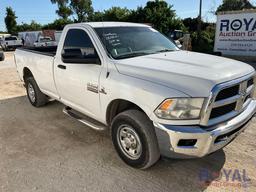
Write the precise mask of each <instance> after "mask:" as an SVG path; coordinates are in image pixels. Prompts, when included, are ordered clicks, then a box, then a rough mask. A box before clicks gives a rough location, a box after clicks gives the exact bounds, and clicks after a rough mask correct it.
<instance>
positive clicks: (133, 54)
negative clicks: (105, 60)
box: [115, 52, 149, 59]
mask: <svg viewBox="0 0 256 192" xmlns="http://www.w3.org/2000/svg"><path fill="white" fill-rule="evenodd" d="M148 54H149V53H147V52H134V53H127V54H124V55H119V56H116V57H115V59H127V58H131V57H138V56H143V55H148Z"/></svg>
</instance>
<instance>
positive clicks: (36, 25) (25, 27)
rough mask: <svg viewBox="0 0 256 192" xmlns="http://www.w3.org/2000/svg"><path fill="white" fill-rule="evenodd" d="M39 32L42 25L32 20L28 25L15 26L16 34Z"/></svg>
mask: <svg viewBox="0 0 256 192" xmlns="http://www.w3.org/2000/svg"><path fill="white" fill-rule="evenodd" d="M39 30H42V25H41V24H39V23H36V22H35V21H34V20H32V21H31V23H30V24H27V23H22V24H21V25H17V32H21V31H39Z"/></svg>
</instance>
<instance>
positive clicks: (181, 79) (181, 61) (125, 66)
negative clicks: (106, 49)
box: [115, 51, 254, 97]
mask: <svg viewBox="0 0 256 192" xmlns="http://www.w3.org/2000/svg"><path fill="white" fill-rule="evenodd" d="M115 65H116V67H117V70H118V71H119V72H120V73H121V74H124V75H129V76H132V77H136V78H140V79H143V80H147V81H151V82H153V83H157V84H161V85H164V86H166V87H169V88H172V89H175V90H179V91H180V92H183V93H185V94H187V95H189V96H192V97H207V96H208V95H209V94H210V91H211V90H212V88H213V87H214V86H215V85H216V84H220V83H223V82H226V81H230V80H233V79H237V78H240V77H242V76H245V75H247V74H250V73H253V72H254V69H253V68H252V67H251V66H249V65H247V64H245V63H243V62H239V61H236V60H232V59H227V58H223V57H217V56H212V55H207V54H201V53H195V52H189V51H174V52H168V53H159V54H152V55H146V56H141V57H134V58H129V59H122V60H116V61H115Z"/></svg>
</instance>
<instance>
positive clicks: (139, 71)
mask: <svg viewBox="0 0 256 192" xmlns="http://www.w3.org/2000/svg"><path fill="white" fill-rule="evenodd" d="M15 60H16V66H17V70H18V73H19V76H20V78H21V80H22V81H24V82H25V86H26V89H27V94H28V99H29V101H30V102H31V104H32V105H33V106H35V107H40V106H43V105H45V104H46V103H47V102H48V101H49V100H50V99H51V100H53V99H54V100H57V101H60V102H61V103H63V104H64V105H65V106H66V107H65V108H64V110H63V111H64V112H65V113H66V114H67V115H69V116H71V117H73V118H76V119H77V120H78V121H80V122H82V123H84V124H86V125H87V126H90V127H91V128H93V129H96V130H106V129H109V130H110V133H111V136H112V140H113V144H114V147H115V149H116V151H117V153H118V154H119V156H120V157H121V158H122V159H123V160H124V162H126V163H127V164H128V165H130V166H132V167H135V168H140V169H145V168H148V167H150V166H152V165H153V164H154V163H156V162H157V161H158V159H159V157H160V155H163V156H167V157H170V158H194V157H203V156H205V155H207V154H210V153H213V152H215V151H217V150H219V149H221V148H223V147H224V146H226V145H227V144H229V143H230V142H231V141H233V140H234V138H236V137H237V136H238V135H239V134H240V133H241V132H242V131H243V130H244V129H245V128H246V127H247V126H246V125H247V124H248V122H249V121H250V120H251V118H252V117H253V116H254V114H255V111H256V101H255V98H256V94H255V80H256V79H255V71H254V69H253V68H252V67H251V66H249V65H247V64H245V63H242V62H239V61H235V60H231V59H226V58H223V57H217V56H211V55H205V54H200V53H193V52H188V51H181V50H179V49H178V48H177V47H176V46H175V45H174V44H173V43H172V42H171V41H170V40H169V39H168V38H166V37H165V36H163V35H162V34H161V33H159V32H158V31H156V30H155V29H153V28H151V27H150V26H147V25H142V24H133V23H119V22H98V23H97V22H96V23H81V24H71V25H67V26H66V27H65V29H64V31H63V33H62V37H61V39H60V42H59V45H58V48H57V47H56V48H52V47H51V48H29V49H28V48H26V49H24V48H21V49H17V50H16V52H15ZM237 150H239V149H237Z"/></svg>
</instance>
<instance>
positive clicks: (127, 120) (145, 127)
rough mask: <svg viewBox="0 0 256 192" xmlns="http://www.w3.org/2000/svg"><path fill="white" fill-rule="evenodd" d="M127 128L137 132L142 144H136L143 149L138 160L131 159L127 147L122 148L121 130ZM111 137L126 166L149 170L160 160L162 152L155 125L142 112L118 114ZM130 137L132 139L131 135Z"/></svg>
mask: <svg viewBox="0 0 256 192" xmlns="http://www.w3.org/2000/svg"><path fill="white" fill-rule="evenodd" d="M125 126H128V128H129V129H131V130H132V131H135V133H136V134H137V136H138V138H139V140H140V142H136V143H140V144H141V148H139V149H141V150H139V151H141V152H140V153H139V155H138V157H137V158H132V157H130V155H129V154H128V153H129V152H128V153H127V152H125V147H122V144H121V143H122V142H121V140H122V139H121V138H122V136H121V133H120V129H121V130H125ZM122 127H124V128H122ZM128 131H129V130H128ZM111 136H112V141H113V144H114V147H115V149H116V151H117V153H118V155H119V156H120V158H121V159H122V160H123V161H124V162H125V163H126V164H128V165H130V166H132V167H134V168H138V169H146V168H149V167H151V166H152V165H154V164H155V163H156V162H157V161H158V160H159V158H160V152H159V147H158V142H157V138H156V134H155V130H154V126H153V123H152V121H151V120H150V119H149V118H148V117H147V116H146V114H144V113H143V112H141V111H138V110H128V111H124V112H122V113H120V114H118V115H117V116H116V117H115V118H114V119H113V121H112V125H111ZM120 137H121V138H120ZM129 137H131V135H130V136H129ZM132 138H134V137H132ZM136 138H137V137H136ZM124 140H125V139H124ZM128 140H129V139H128ZM133 141H134V139H133ZM124 143H125V142H124ZM135 146H137V145H135ZM126 149H127V148H126ZM135 151H136V150H135ZM136 152H137V151H136Z"/></svg>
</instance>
